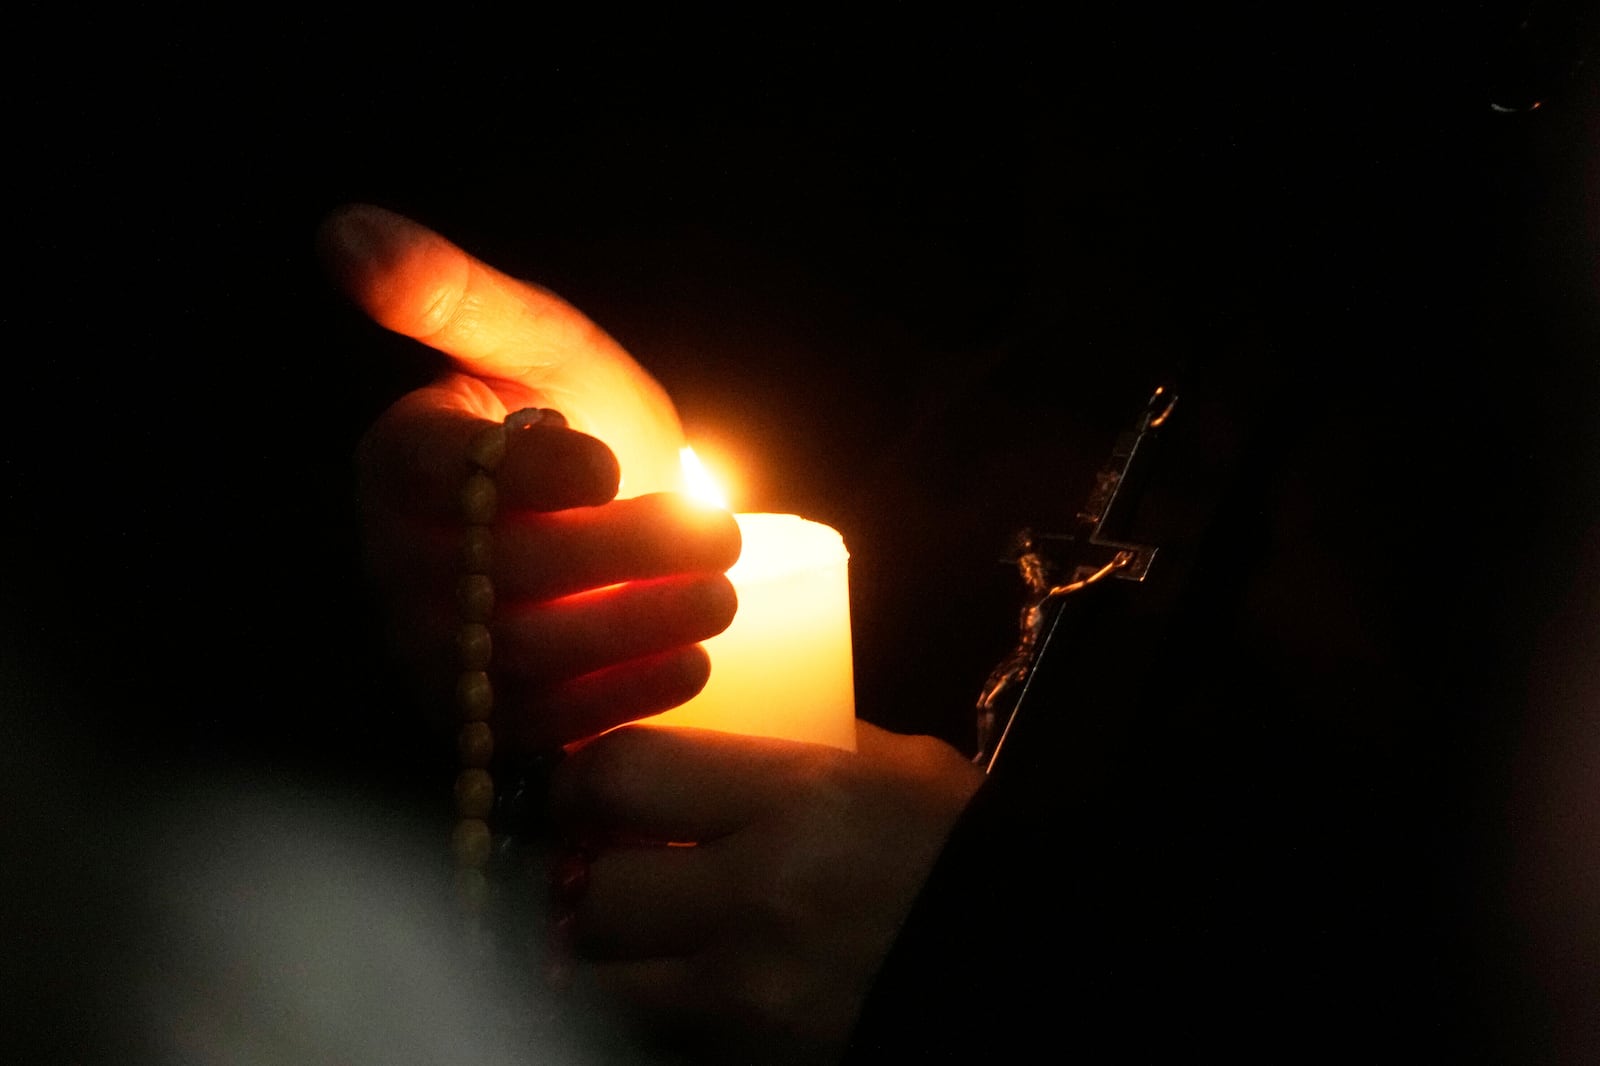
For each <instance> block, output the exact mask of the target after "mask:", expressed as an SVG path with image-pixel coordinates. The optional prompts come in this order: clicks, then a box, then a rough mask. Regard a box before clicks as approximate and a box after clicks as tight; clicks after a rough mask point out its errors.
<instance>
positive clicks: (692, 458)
mask: <svg viewBox="0 0 1600 1066" xmlns="http://www.w3.org/2000/svg"><path fill="white" fill-rule="evenodd" d="M678 459H679V461H680V462H682V463H683V483H684V485H685V486H686V487H687V489H688V492H689V496H690V497H691V498H692V499H694V500H695V501H696V502H697V503H703V504H705V505H706V506H708V507H715V508H717V509H718V510H722V511H726V510H729V509H730V508H729V507H728V498H727V497H726V496H724V495H723V494H722V489H721V488H720V487H719V486H718V485H717V482H716V479H715V478H713V477H712V476H711V471H709V470H707V469H706V464H704V463H702V462H701V461H700V457H699V456H698V455H696V454H695V453H694V449H693V448H691V447H689V446H688V445H687V444H685V445H684V446H683V447H682V448H680V449H678Z"/></svg>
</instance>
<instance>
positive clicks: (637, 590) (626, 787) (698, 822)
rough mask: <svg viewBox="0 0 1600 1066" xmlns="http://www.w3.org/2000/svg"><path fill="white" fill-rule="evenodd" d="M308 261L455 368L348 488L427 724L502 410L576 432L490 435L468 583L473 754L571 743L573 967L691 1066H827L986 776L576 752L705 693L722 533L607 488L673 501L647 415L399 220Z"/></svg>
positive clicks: (663, 741) (907, 740)
mask: <svg viewBox="0 0 1600 1066" xmlns="http://www.w3.org/2000/svg"><path fill="white" fill-rule="evenodd" d="M322 247H323V251H324V257H325V259H326V261H327V263H328V266H329V269H330V271H331V273H332V274H333V276H334V277H335V278H336V279H337V280H338V282H339V283H340V284H341V286H342V287H343V288H344V290H345V291H346V292H347V293H349V294H350V295H351V297H352V298H353V299H354V300H355V301H356V302H357V304H359V305H360V306H361V307H362V308H363V309H364V310H365V311H366V312H367V313H368V314H369V315H371V317H372V318H373V319H374V320H376V321H377V322H378V323H380V324H381V325H383V326H386V327H388V328H390V329H392V330H395V331H397V332H399V333H402V334H405V335H407V336H410V337H413V338H416V339H418V340H420V341H423V342H424V343H427V344H429V345H431V346H432V347H434V348H436V349H437V350H439V351H440V352H442V353H443V354H444V355H446V356H448V357H449V358H450V360H451V362H452V364H453V372H451V373H449V374H447V375H446V376H444V377H442V378H441V379H440V380H439V381H437V382H436V383H434V384H433V385H430V386H428V387H426V388H423V389H419V390H417V391H415V392H412V393H410V394H409V395H407V396H405V397H404V398H402V399H401V400H400V401H399V402H398V403H396V404H395V405H394V406H393V407H391V408H390V409H389V410H388V411H387V412H386V413H385V414H384V415H383V416H382V417H381V418H380V419H379V420H378V422H377V424H376V425H374V426H373V427H372V429H371V431H370V432H369V433H368V434H367V436H366V439H365V441H364V443H363V445H362V448H361V455H360V464H359V465H360V473H361V493H362V503H363V509H364V529H365V540H366V557H367V561H368V565H369V568H370V570H371V573H372V576H373V578H374V580H375V582H376V584H377V586H378V588H379V590H380V591H381V593H382V594H383V596H384V598H385V601H386V603H387V606H388V613H389V618H390V620H391V625H392V628H393V640H394V644H395V646H396V648H397V650H399V651H400V652H401V653H402V658H403V660H404V661H405V662H407V663H409V664H410V665H411V667H412V668H414V669H415V671H416V672H417V674H418V679H419V681H420V682H421V683H423V684H425V685H427V686H431V688H432V689H433V690H434V691H436V692H437V701H436V702H437V705H438V706H440V707H445V706H448V702H449V701H448V695H447V692H448V686H449V683H450V678H451V676H452V674H453V673H454V671H455V670H456V666H455V652H454V645H453V640H454V635H455V633H456V631H457V629H458V628H459V627H458V622H457V613H456V610H455V608H454V603H453V595H454V587H455V582H456V580H457V578H458V576H459V574H460V572H461V563H460V551H461V542H462V537H463V524H462V521H461V518H460V516H459V510H458V508H459V498H460V494H461V489H462V485H463V483H464V481H465V479H466V477H467V476H468V473H469V472H470V467H469V465H468V463H467V456H468V454H469V449H470V448H471V447H472V444H473V441H474V439H475V438H476V437H478V436H479V435H480V434H482V433H483V431H484V429H485V428H486V427H491V426H493V425H495V424H496V423H498V422H500V421H501V420H502V419H504V418H505V416H506V414H507V412H508V411H512V410H517V409H520V408H523V407H528V406H537V407H544V408H555V409H557V410H559V411H561V412H562V413H563V414H564V415H565V416H566V420H567V421H570V423H571V424H570V425H565V424H562V421H561V420H547V421H544V422H541V423H540V424H539V425H538V426H536V427H534V428H532V429H530V430H527V431H518V432H514V433H511V434H509V437H508V447H507V451H506V453H505V456H504V458H503V459H502V460H501V461H500V463H499V465H498V467H497V468H496V481H497V490H498V507H497V510H496V515H495V518H494V522H493V527H492V541H491V542H492V561H491V575H490V576H491V577H492V580H493V585H494V589H495V594H496V601H495V605H494V610H493V617H492V622H491V633H492V643H493V676H494V685H495V710H494V729H495V734H496V736H495V741H496V743H497V744H509V745H511V746H512V747H513V748H514V749H517V750H521V751H524V752H536V751H548V750H550V749H552V748H555V747H558V746H569V745H574V744H576V743H577V742H580V741H587V742H586V743H584V744H582V746H581V747H579V748H578V749H577V750H576V751H575V753H574V754H573V755H571V756H569V757H568V758H567V759H566V760H565V761H564V762H563V763H562V765H561V766H560V767H559V769H558V771H557V774H556V777H555V780H554V784H553V791H552V796H551V807H552V814H553V816H554V817H555V818H556V819H557V820H558V823H559V824H560V825H561V826H563V827H564V828H565V830H566V831H567V832H568V833H569V834H570V835H571V836H572V837H573V838H574V839H576V840H580V841H582V843H583V846H584V849H585V854H586V855H587V857H588V864H587V868H586V871H585V877H584V879H583V880H584V884H583V886H582V889H583V890H582V891H581V892H580V893H577V894H575V895H574V896H572V897H570V898H569V899H568V901H567V902H568V903H569V904H570V906H571V910H570V912H569V914H568V916H567V917H568V920H569V923H570V926H571V932H572V935H573V945H574V946H575V948H576V950H577V952H578V955H579V958H580V960H582V961H583V963H584V965H585V966H586V967H587V971H588V972H589V973H590V974H591V975H592V976H593V977H595V978H596V979H598V981H599V983H600V984H601V985H602V986H604V987H606V988H609V989H610V990H611V991H612V992H614V993H615V994H616V995H617V996H618V997H620V999H621V1000H622V1001H623V1002H624V1003H626V1004H627V1005H628V1006H629V1007H630V1008H631V1017H632V1018H633V1019H634V1020H636V1021H637V1022H638V1023H639V1024H640V1027H641V1031H642V1032H644V1033H647V1034H649V1035H651V1036H652V1037H667V1038H669V1040H670V1041H672V1042H675V1043H677V1044H679V1045H680V1046H684V1047H687V1048H689V1049H690V1050H691V1051H692V1053H693V1054H694V1055H695V1056H696V1057H697V1060H710V1059H725V1060H729V1061H827V1060H829V1059H832V1058H835V1057H837V1055H838V1054H839V1052H840V1050H841V1049H842V1047H843V1045H844V1042H845V1040H846V1038H847V1037H848V1034H849V1031H850V1028H851V1026H852V1025H853V1024H854V1022H855V1019H856V1016H857V1015H858V1013H859V1011H860V1008H861V1005H862V1001H863V998H864V997H865V995H866V992H867V989H868V987H869V985H870V983H871V980H872V978H873V976H874V974H875V973H876V971H877V969H878V967H879V965H880V964H881V962H882V960H883V958H884V956H885V954H886V953H887V951H888V949H889V946H890V944H891V943H892V942H893V939H894V936H895V934H896V932H897V931H898V929H899V927H900V925H901V923H902V922H903V920H904V918H905V916H906V914H907V912H908V910H909V908H910V906H911V903H912V900H913V899H914V898H915V896H916V894H917V892H918V890H919V888H920V886H921V884H922V882H923V880H924V879H925V877H926V876H927V872H928V870H929V869H930V868H931V866H932V864H933V861H934V858H935V857H936V856H937V854H938V852H939V850H940V848H941V847H942V845H943V842H944V840H945V838H946V836H947V835H948V833H949V830H950V827H951V825H952V824H953V823H954V821H955V819H956V817H957V816H958V815H959V813H960V811H961V810H962V809H963V808H964V806H965V805H966V803H967V802H968V800H969V799H970V798H971V796H972V793H973V792H974V791H975V790H976V788H977V786H978V783H979V781H980V780H981V775H979V774H978V772H977V771H976V770H975V769H973V768H972V767H971V765H970V764H969V763H968V762H967V761H966V760H965V759H963V758H962V757H961V756H960V755H958V754H957V753H956V752H955V751H954V750H953V749H952V748H950V747H948V746H947V745H944V744H942V743H940V742H937V741H934V740H931V739H929V738H925V737H921V738H919V737H904V736H897V735H894V734H890V733H886V732H884V731H882V730H879V729H875V728H873V727H871V726H868V725H865V724H862V725H861V727H860V730H859V739H860V751H859V753H855V754H852V753H848V752H842V751H838V750H835V749H832V748H828V747H822V746H818V745H811V744H797V743H792V742H786V741H774V740H764V739H758V738H750V737H742V736H732V735H728V734H720V733H711V732H705V731H700V730H682V729H662V728H653V727H634V728H628V729H622V730H617V731H614V732H609V733H605V735H603V736H598V737H597V734H600V733H602V732H603V731H605V730H609V729H612V727H614V726H617V725H619V724H622V723H626V722H630V721H632V720H634V719H637V718H640V717H643V716H647V715H650V714H653V713H655V712H657V711H660V710H664V709H666V708H668V707H671V706H674V705H676V704H678V703H681V702H683V701H685V700H687V699H688V698H690V697H691V696H692V695H694V693H695V692H697V691H698V690H699V689H700V688H701V687H702V686H703V685H704V683H705V680H706V678H707V677H708V675H709V669H710V666H709V661H708V659H707V657H706V654H705V652H704V650H703V649H701V648H700V647H699V645H698V642H699V641H702V640H705V639H707V638H709V637H711V636H713V635H715V634H716V633H718V632H720V631H721V630H722V629H723V628H725V627H726V626H727V624H728V623H729V622H730V621H731V619H732V617H733V612H734V609H735V601H734V595H733V590H732V587H731V586H730V585H729V583H728V581H727V579H726V577H725V576H724V575H723V573H722V571H724V570H725V569H726V568H727V567H728V566H730V565H731V564H732V563H733V562H734V560H735V559H736V557H737V555H738V551H739V534H738V530H737V527H736V526H735V524H734V522H733V520H732V518H731V516H729V515H727V514H725V513H723V512H720V511H715V510H708V509H705V508H702V507H699V506H696V505H694V504H692V503H689V502H686V501H685V500H684V499H682V498H681V497H679V496H676V495H674V494H671V493H664V492H652V493H646V494H643V495H632V496H630V497H628V498H618V491H619V480H620V481H621V483H622V484H623V487H624V488H625V489H626V490H628V491H636V490H637V491H642V490H645V489H662V488H670V487H673V486H675V485H676V483H677V476H676V475H677V470H676V462H677V453H678V448H679V446H680V445H681V443H682V440H681V438H682V431H681V428H680V426H679V423H678V418H677V414H676V412H675V411H674V410H673V408H672V405H671V402H670V400H669V399H668V398H667V396H666V394H665V392H663V391H662V390H661V388H660V387H659V385H657V384H656V383H655V381H654V380H653V379H651V378H650V376H649V375H648V374H647V373H645V371H644V370H643V369H641V368H640V367H639V366H638V364H636V363H635V362H634V361H633V360H632V359H631V358H630V357H629V356H628V355H627V353H625V352H624V351H623V350H622V349H621V348H620V347H619V346H618V345H617V344H616V342H615V341H613V340H612V339H611V338H610V337H608V336H606V335H605V334H604V333H603V332H602V331H601V330H599V329H598V328H597V327H595V326H594V325H593V324H592V323H590V322H589V321H588V320H587V319H586V318H584V316H583V315H581V314H580V313H578V312H577V311H576V310H575V309H573V308H572V307H570V306H569V305H567V304H566V303H564V302H562V301H561V300H559V299H558V298H556V297H554V296H552V295H551V294H550V293H548V292H545V291H544V290H542V289H539V288H537V287H536V286H532V285H528V284H526V283H523V282H519V281H516V280H514V279H511V278H508V277H506V276H505V275H503V274H500V273H499V272H497V271H495V270H493V269H492V268H490V267H487V266H485V265H484V264H482V263H479V262H478V261H476V260H475V259H473V258H472V257H470V256H468V255H467V254H466V253H465V252H463V251H462V250H461V249H459V248H457V247H456V246H454V245H453V244H450V243H449V242H448V241H445V240H444V239H443V238H441V237H439V236H438V235H437V234H434V233H432V232H431V231H429V230H427V229H425V228H423V227H421V226H418V225H416V224H415V223H413V222H410V221H409V220H406V219H404V218H401V217H399V216H397V215H394V214H392V213H390V212H387V211H383V210H381V209H378V208H372V207H353V208H347V209H345V210H344V211H342V212H340V213H337V214H336V215H334V216H333V217H332V218H330V219H329V221H328V222H327V223H326V224H325V226H324V228H323V233H322ZM602 441H605V442H606V443H602ZM611 445H614V446H611ZM684 845H691V846H684Z"/></svg>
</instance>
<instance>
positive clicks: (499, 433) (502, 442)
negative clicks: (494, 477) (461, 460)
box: [467, 422, 506, 474]
mask: <svg viewBox="0 0 1600 1066" xmlns="http://www.w3.org/2000/svg"><path fill="white" fill-rule="evenodd" d="M505 457H506V427H505V423H504V422H500V423H497V424H495V425H492V426H485V427H484V428H483V429H482V430H480V431H479V432H478V433H477V434H476V435H475V436H474V437H473V438H472V441H471V442H470V443H469V444H468V445H467V461H468V462H470V463H471V464H472V465H473V466H475V467H477V468H478V469H479V470H482V471H484V472H485V473H490V474H492V473H494V472H495V470H496V469H497V468H498V467H499V466H500V460H502V459H504V458H505Z"/></svg>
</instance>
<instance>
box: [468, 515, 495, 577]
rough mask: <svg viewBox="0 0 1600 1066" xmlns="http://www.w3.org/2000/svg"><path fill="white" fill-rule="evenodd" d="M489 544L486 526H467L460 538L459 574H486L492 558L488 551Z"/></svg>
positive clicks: (490, 541)
mask: <svg viewBox="0 0 1600 1066" xmlns="http://www.w3.org/2000/svg"><path fill="white" fill-rule="evenodd" d="M491 544H492V538H491V537H490V535H489V527H488V526H468V527H467V531H466V533H465V534H464V535H463V536H462V538H461V572H462V573H465V574H487V573H488V572H489V563H490V562H491V560H492V559H493V558H494V556H493V554H492V553H491V552H490V550H489V549H490V546H491Z"/></svg>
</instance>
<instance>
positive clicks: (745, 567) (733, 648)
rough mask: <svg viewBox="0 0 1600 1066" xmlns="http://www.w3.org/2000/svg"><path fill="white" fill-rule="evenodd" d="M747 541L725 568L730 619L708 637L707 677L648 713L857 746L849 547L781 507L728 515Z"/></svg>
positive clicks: (659, 719) (684, 722) (659, 720)
mask: <svg viewBox="0 0 1600 1066" xmlns="http://www.w3.org/2000/svg"><path fill="white" fill-rule="evenodd" d="M734 518H735V520H736V521H737V522H738V523H739V533H740V535H741V536H742V537H743V540H744V547H743V549H742V550H741V551H740V554H739V561H738V562H737V563H735V564H734V565H733V568H732V569H731V570H729V571H728V579H729V580H730V581H732V582H733V587H734V590H735V591H736V592H737V593H738V596H739V609H738V611H737V613H736V614H735V615H734V618H733V624H732V625H731V626H729V627H728V628H727V629H726V630H724V631H723V632H722V633H720V634H718V635H717V636H715V637H713V638H712V639H711V640H708V641H706V644H705V648H706V651H707V652H708V653H710V655H711V680H710V681H709V682H707V683H706V687H705V689H704V690H702V691H701V693H700V694H699V695H698V696H696V697H695V698H694V699H692V700H690V701H689V702H688V703H685V704H684V705H683V706H681V707H677V708H674V709H673V710H670V711H667V712H666V713H665V714H659V715H656V716H655V717H654V718H650V719H646V721H649V722H653V723H655V724H658V725H678V726H698V727H700V728H702V729H719V730H722V731H723V732H726V733H748V734H754V735H757V736H768V737H781V738H784V739H787V740H804V741H809V742H811V743H814V744H830V745H832V746H833V747H836V748H843V749H845V750H846V751H854V750H855V748H856V701H855V673H854V667H853V663H852V660H851V646H850V586H849V580H848V574H847V568H848V564H849V559H850V556H849V553H848V552H847V551H846V550H845V546H844V539H843V538H842V537H840V536H839V534H838V532H836V531H835V530H834V529H832V528H830V527H829V526H825V525H822V524H821V523H819V522H809V521H807V520H805V519H804V518H798V517H796V516H795V515H787V514H740V515H735V516H734Z"/></svg>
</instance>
